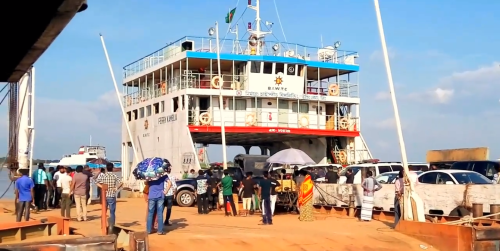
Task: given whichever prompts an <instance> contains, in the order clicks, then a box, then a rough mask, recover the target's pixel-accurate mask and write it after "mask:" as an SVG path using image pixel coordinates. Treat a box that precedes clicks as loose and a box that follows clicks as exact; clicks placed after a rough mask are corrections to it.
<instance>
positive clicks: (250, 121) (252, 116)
mask: <svg viewBox="0 0 500 251" xmlns="http://www.w3.org/2000/svg"><path fill="white" fill-rule="evenodd" d="M256 122H257V119H255V114H253V113H250V114H248V115H247V117H246V119H245V124H246V125H247V126H255V123H256Z"/></svg>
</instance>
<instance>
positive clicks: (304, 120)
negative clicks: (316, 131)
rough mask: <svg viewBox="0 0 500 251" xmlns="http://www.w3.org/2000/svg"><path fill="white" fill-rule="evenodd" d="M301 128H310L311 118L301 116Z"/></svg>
mask: <svg viewBox="0 0 500 251" xmlns="http://www.w3.org/2000/svg"><path fill="white" fill-rule="evenodd" d="M299 126H300V128H308V127H309V118H308V117H307V116H305V115H303V116H301V117H300V119H299Z"/></svg>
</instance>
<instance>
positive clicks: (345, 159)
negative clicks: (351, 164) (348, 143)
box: [339, 150, 347, 163]
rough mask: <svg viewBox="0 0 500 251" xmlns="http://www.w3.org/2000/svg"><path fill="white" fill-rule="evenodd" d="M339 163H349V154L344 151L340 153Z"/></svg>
mask: <svg viewBox="0 0 500 251" xmlns="http://www.w3.org/2000/svg"><path fill="white" fill-rule="evenodd" d="M339 161H340V162H341V163H345V162H346V161H347V153H346V152H345V151H343V150H342V151H340V152H339Z"/></svg>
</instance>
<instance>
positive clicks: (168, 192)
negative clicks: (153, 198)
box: [164, 167, 177, 226]
mask: <svg viewBox="0 0 500 251" xmlns="http://www.w3.org/2000/svg"><path fill="white" fill-rule="evenodd" d="M170 172H172V168H170V167H168V168H167V175H168V182H165V191H164V192H165V202H164V204H165V207H166V208H167V214H166V216H165V223H164V225H165V226H171V225H172V222H171V221H170V216H171V215H172V206H173V205H174V199H175V193H176V191H177V184H176V179H175V177H174V175H172V174H170Z"/></svg>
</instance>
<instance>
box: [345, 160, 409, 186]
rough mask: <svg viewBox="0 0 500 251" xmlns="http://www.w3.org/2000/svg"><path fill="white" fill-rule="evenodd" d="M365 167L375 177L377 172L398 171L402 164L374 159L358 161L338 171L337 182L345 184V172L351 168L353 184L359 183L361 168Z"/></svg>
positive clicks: (401, 168)
mask: <svg viewBox="0 0 500 251" xmlns="http://www.w3.org/2000/svg"><path fill="white" fill-rule="evenodd" d="M363 168H365V169H367V171H368V170H370V171H372V173H373V177H376V176H377V175H379V174H382V173H387V172H399V171H400V170H403V164H401V162H377V161H374V162H372V163H360V164H354V165H350V166H347V167H346V168H344V169H342V171H340V179H339V184H345V182H346V179H347V178H346V176H345V174H346V172H347V170H352V171H353V173H354V182H353V184H361V180H362V177H361V169H363Z"/></svg>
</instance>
